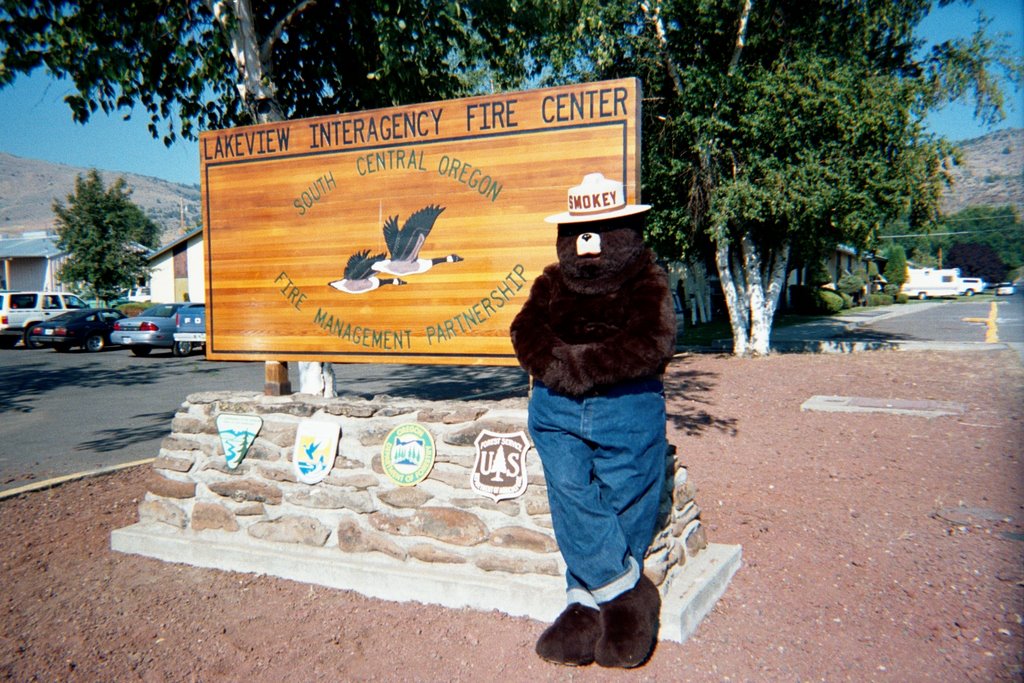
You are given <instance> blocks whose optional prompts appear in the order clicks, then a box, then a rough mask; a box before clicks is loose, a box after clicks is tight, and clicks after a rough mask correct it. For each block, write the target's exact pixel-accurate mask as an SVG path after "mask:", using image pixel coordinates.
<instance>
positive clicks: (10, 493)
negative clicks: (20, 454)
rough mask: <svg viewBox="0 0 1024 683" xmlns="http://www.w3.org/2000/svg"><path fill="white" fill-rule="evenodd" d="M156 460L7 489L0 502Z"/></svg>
mask: <svg viewBox="0 0 1024 683" xmlns="http://www.w3.org/2000/svg"><path fill="white" fill-rule="evenodd" d="M154 460H156V458H143V459H142V460H133V461H132V462H124V463H121V464H120V465H110V466H109V467H101V468H99V469H96V470H87V471H85V472H75V473H74V474H65V475H64V476H62V477H54V478H53V479H46V480H44V481H37V482H34V483H32V484H26V485H24V486H19V487H17V488H13V489H8V490H6V491H0V500H6V499H7V498H13V497H15V496H20V495H21V494H23V493H33V492H35V491H42V490H44V489H49V488H53V487H55V486H60V485H61V484H66V483H68V482H69V481H78V480H79V479H88V478H90V477H99V476H102V475H104V474H112V473H114V472H118V471H120V470H125V469H128V468H129V467H137V466H139V465H148V464H149V463H151V462H153V461H154Z"/></svg>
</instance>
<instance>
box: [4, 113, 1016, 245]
mask: <svg viewBox="0 0 1024 683" xmlns="http://www.w3.org/2000/svg"><path fill="white" fill-rule="evenodd" d="M958 144H959V146H960V148H961V150H962V151H963V161H962V163H961V164H960V165H958V166H956V167H954V168H953V170H952V176H953V187H952V188H950V189H948V190H947V191H946V192H945V194H944V195H943V200H942V208H943V211H944V212H945V213H947V214H950V213H956V212H957V211H959V210H961V209H964V208H966V207H968V206H1003V205H1006V204H1011V205H1013V206H1016V207H1017V210H1018V211H1019V212H1020V213H1022V214H1024V128H1010V129H1006V130H1001V131H996V132H995V133H989V134H988V135H984V136H982V137H979V138H973V139H971V140H963V141H961V142H959V143H958ZM88 171H89V169H87V168H79V167H75V166H65V165H63V164H53V163H50V162H47V161H39V160H36V159H24V158H21V157H16V156H12V155H10V154H4V153H2V152H0V233H6V234H10V235H17V234H21V233H24V232H31V231H36V230H53V227H54V225H53V221H54V216H53V202H54V201H55V200H60V201H62V202H65V203H67V197H68V195H69V194H71V192H72V191H73V190H74V187H75V177H76V176H79V175H85V174H86V173H88ZM100 175H101V176H102V177H103V182H104V184H106V185H109V184H110V183H112V182H113V181H114V180H115V179H117V178H118V177H121V176H124V178H125V181H126V182H127V183H128V186H129V187H130V188H131V189H132V201H134V202H135V203H136V204H138V205H139V206H140V207H142V209H143V210H144V211H145V212H146V215H148V216H149V217H150V218H152V219H153V220H154V221H155V222H156V223H157V224H158V225H160V226H161V227H162V228H163V233H162V237H161V240H160V242H161V244H167V243H168V242H171V241H173V240H174V239H176V238H177V237H178V236H180V235H181V234H182V233H183V232H186V231H188V230H191V229H192V228H195V227H196V226H198V225H199V224H200V220H201V211H200V193H199V186H198V185H181V184H178V183H171V182H168V181H166V180H160V179H159V178H152V177H150V176H143V175H136V174H134V173H115V172H112V171H105V170H103V169H100ZM183 228H184V230H183Z"/></svg>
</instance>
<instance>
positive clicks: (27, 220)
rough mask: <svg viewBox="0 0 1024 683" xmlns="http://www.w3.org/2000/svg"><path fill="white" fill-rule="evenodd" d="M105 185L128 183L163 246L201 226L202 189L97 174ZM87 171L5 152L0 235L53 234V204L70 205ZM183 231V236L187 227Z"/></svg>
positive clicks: (0, 163) (0, 158)
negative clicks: (77, 182)
mask: <svg viewBox="0 0 1024 683" xmlns="http://www.w3.org/2000/svg"><path fill="white" fill-rule="evenodd" d="M98 170H99V172H100V176H101V177H102V178H103V184H104V185H105V186H108V187H109V186H110V185H111V184H112V183H113V182H114V181H115V180H117V178H120V177H124V179H125V182H126V183H127V184H128V187H129V188H131V190H132V195H131V199H132V201H133V202H135V203H136V204H138V205H139V206H140V207H141V208H142V210H143V211H145V212H146V215H147V216H149V217H150V218H151V219H152V220H153V221H154V222H155V223H156V224H157V225H159V226H160V227H161V228H162V233H161V239H160V243H161V244H167V243H168V242H172V241H174V240H175V239H176V238H177V237H178V236H180V235H181V234H183V232H187V231H189V230H191V229H193V228H195V227H197V226H198V225H200V222H201V212H200V196H199V185H181V184H178V183H172V182H168V181H166V180H161V179H159V178H152V177H150V176H144V175H136V174H134V173H116V172H113V171H105V170H103V169H98ZM88 172H89V169H88V168H79V167H76V166H65V165H64V164H54V163H50V162H48V161H39V160H37V159H25V158H22V157H16V156H13V155H11V154H4V153H2V152H0V233H5V234H8V235H19V234H21V233H25V232H32V231H37V230H50V231H52V230H54V215H53V203H54V201H57V200H59V201H61V202H63V203H64V204H67V200H68V195H69V194H71V193H72V192H74V189H75V178H76V177H77V176H85V175H86V174H87V173H88ZM183 226H184V230H183V229H182V227H183Z"/></svg>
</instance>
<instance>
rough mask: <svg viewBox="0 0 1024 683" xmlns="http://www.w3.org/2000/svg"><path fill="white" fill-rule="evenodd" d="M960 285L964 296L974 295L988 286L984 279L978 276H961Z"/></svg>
mask: <svg viewBox="0 0 1024 683" xmlns="http://www.w3.org/2000/svg"><path fill="white" fill-rule="evenodd" d="M960 285H961V287H962V288H963V294H964V296H974V295H975V294H981V293H982V292H984V291H985V288H986V287H988V285H987V284H985V281H984V280H982V279H981V278H980V277H962V278H960Z"/></svg>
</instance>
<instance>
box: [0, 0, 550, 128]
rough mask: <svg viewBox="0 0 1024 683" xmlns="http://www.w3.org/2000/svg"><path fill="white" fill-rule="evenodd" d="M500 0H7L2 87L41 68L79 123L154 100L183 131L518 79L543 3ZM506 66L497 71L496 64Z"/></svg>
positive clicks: (1, 22)
mask: <svg viewBox="0 0 1024 683" xmlns="http://www.w3.org/2000/svg"><path fill="white" fill-rule="evenodd" d="M516 6H517V5H516V3H506V2H497V1H495V0H486V1H482V0H477V1H474V2H459V1H458V0H415V1H412V2H394V1H390V0H367V1H366V2H340V3H339V2H315V1H313V0H268V1H266V2H251V1H250V0H187V1H182V2H170V1H167V0H161V1H159V2H153V1H152V0H76V1H69V0H33V1H31V2H27V1H23V0H2V4H0V8H2V11H0V36H3V38H2V40H3V52H2V56H0V87H3V86H4V85H7V84H9V83H11V82H12V81H13V79H14V78H15V77H16V76H17V75H18V74H19V73H28V72H31V71H32V70H33V69H36V68H39V67H45V68H46V69H47V70H48V71H49V72H50V73H52V74H54V75H56V76H59V77H66V78H68V79H70V80H71V81H72V82H73V83H74V85H75V88H76V90H77V91H76V92H75V93H74V94H72V95H69V96H68V97H67V98H66V101H67V103H68V106H69V107H70V108H71V111H72V113H73V116H74V119H75V120H76V121H81V122H84V121H88V120H89V117H90V116H91V115H92V114H93V113H95V112H96V111H97V110H102V111H104V112H107V113H111V112H115V111H122V112H124V113H125V114H126V115H128V116H130V115H131V111H132V108H133V106H135V105H141V106H142V107H144V109H145V111H146V113H147V115H148V116H149V119H150V124H149V127H150V130H151V132H152V133H153V134H154V135H155V136H158V137H162V138H163V140H164V142H165V143H167V144H171V143H172V142H173V141H174V140H175V139H176V138H177V137H178V136H179V135H183V136H184V137H186V138H194V137H195V136H196V134H197V133H198V131H200V130H207V129H217V128H224V127H230V126H232V125H240V124H246V123H255V122H257V121H259V120H262V119H261V117H266V116H267V115H268V112H271V113H270V115H271V116H272V117H273V118H278V119H280V118H302V117H308V116H317V115H322V114H326V113H338V112H345V111H354V110H360V109H369V108H375V107H385V106H393V105H398V104H405V103H411V102H422V101H429V100H434V99H442V98H447V97H453V96H457V95H460V94H464V93H466V92H469V91H470V90H473V89H481V88H490V87H498V88H500V87H504V86H506V85H508V84H511V83H516V84H518V83H521V82H522V80H523V79H524V78H526V77H527V76H529V75H530V74H531V73H533V71H531V69H533V70H535V69H536V66H533V67H531V66H530V64H529V62H527V61H524V60H522V59H521V58H520V57H519V55H522V54H524V53H528V52H529V51H530V50H531V47H530V41H532V40H535V39H536V36H538V35H539V34H542V33H543V31H542V30H541V28H540V26H539V25H538V24H537V23H536V21H537V19H538V18H539V17H541V16H542V14H540V13H531V12H520V11H517V10H516ZM491 66H493V67H496V68H494V69H491V68H489V67H491Z"/></svg>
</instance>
